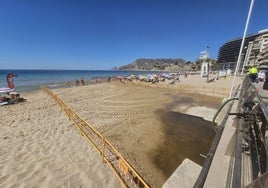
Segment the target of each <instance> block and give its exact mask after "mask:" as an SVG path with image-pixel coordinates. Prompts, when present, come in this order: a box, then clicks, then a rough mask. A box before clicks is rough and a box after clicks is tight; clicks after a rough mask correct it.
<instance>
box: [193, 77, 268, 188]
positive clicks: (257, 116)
mask: <svg viewBox="0 0 268 188" xmlns="http://www.w3.org/2000/svg"><path fill="white" fill-rule="evenodd" d="M236 97H237V98H238V99H239V101H238V108H237V110H236V111H235V112H234V113H230V109H231V105H230V108H229V110H227V113H226V116H225V118H224V120H223V122H222V123H221V124H220V125H219V126H218V128H217V133H216V136H215V138H214V141H213V143H212V146H211V148H210V150H209V153H208V155H207V158H206V161H205V163H204V165H203V168H202V170H201V173H200V174H199V177H198V179H197V181H196V182H195V185H194V187H195V188H201V187H203V186H204V183H205V181H206V178H207V174H208V172H209V168H210V165H211V162H212V160H213V157H214V154H215V151H216V149H217V145H218V143H219V141H220V139H221V135H222V132H223V130H224V127H225V124H226V122H227V121H226V119H227V118H228V116H230V115H234V116H235V118H237V120H238V121H237V122H238V123H237V124H238V125H237V129H236V134H235V146H234V153H233V156H231V160H230V169H229V174H230V176H228V179H227V180H226V187H232V188H241V187H246V186H251V187H255V186H256V185H259V186H260V187H267V186H268V185H267V184H265V181H267V180H268V148H267V144H266V143H267V138H266V137H265V134H266V130H267V129H268V128H267V126H268V109H267V106H266V104H265V102H264V101H263V98H265V97H262V96H260V94H259V92H258V91H257V89H256V87H255V85H254V84H253V83H252V82H251V80H250V79H249V77H248V76H247V77H246V78H245V79H244V80H243V83H242V85H241V87H240V91H239V93H238V95H237V96H236ZM219 176H220V174H219ZM222 186H223V185H221V187H222Z"/></svg>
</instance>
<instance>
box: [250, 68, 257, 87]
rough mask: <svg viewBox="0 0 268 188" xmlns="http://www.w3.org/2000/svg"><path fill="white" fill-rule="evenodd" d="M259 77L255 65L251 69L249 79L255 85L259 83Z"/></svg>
mask: <svg viewBox="0 0 268 188" xmlns="http://www.w3.org/2000/svg"><path fill="white" fill-rule="evenodd" d="M257 77H258V70H257V68H256V67H255V66H254V65H253V66H251V67H250V69H249V78H250V80H251V81H252V82H253V83H254V82H257V83H258V80H257Z"/></svg>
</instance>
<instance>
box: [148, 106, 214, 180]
mask: <svg viewBox="0 0 268 188" xmlns="http://www.w3.org/2000/svg"><path fill="white" fill-rule="evenodd" d="M157 114H158V115H159V116H161V121H162V123H163V130H164V131H165V141H164V142H163V143H162V144H161V145H159V146H158V148H156V150H155V151H154V152H153V154H152V158H153V161H154V163H155V165H156V166H157V167H158V168H159V169H160V170H161V171H163V173H164V174H165V176H166V177H169V176H170V175H171V174H172V173H173V172H174V171H175V169H176V168H177V167H178V166H179V165H180V164H181V163H182V161H183V160H184V159H185V158H188V159H190V160H192V161H194V162H195V163H197V164H199V165H201V166H202V165H203V163H204V161H205V159H204V158H203V157H202V156H201V155H200V154H203V155H206V154H207V152H208V150H209V147H210V145H211V143H212V141H213V138H214V132H213V130H212V128H211V122H209V121H206V120H204V119H203V118H200V117H196V116H192V115H188V114H182V113H180V112H171V111H169V112H164V111H162V110H159V111H158V112H157Z"/></svg>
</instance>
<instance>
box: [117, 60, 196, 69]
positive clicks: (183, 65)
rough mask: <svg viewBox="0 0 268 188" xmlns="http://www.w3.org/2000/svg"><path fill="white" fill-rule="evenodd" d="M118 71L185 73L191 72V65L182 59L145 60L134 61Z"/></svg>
mask: <svg viewBox="0 0 268 188" xmlns="http://www.w3.org/2000/svg"><path fill="white" fill-rule="evenodd" d="M118 70H147V71H185V70H191V63H189V62H185V60H183V59H170V58H166V59H165V58H161V59H146V58H140V59H137V60H136V61H134V62H132V63H130V64H128V65H124V66H121V67H119V68H118Z"/></svg>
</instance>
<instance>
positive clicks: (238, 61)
mask: <svg viewBox="0 0 268 188" xmlns="http://www.w3.org/2000/svg"><path fill="white" fill-rule="evenodd" d="M253 4H254V0H251V3H250V8H249V11H248V17H247V21H246V25H245V30H244V34H243V39H242V42H241V46H240V51H239V56H238V59H237V63H236V68H235V72H234V78H233V82H232V86H231V90H230V95H229V98H231V97H232V94H233V90H234V84H235V81H236V76H237V72H238V68H239V67H240V59H241V54H242V51H243V46H244V43H245V38H246V34H247V30H248V24H249V20H250V16H251V12H252V8H253Z"/></svg>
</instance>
